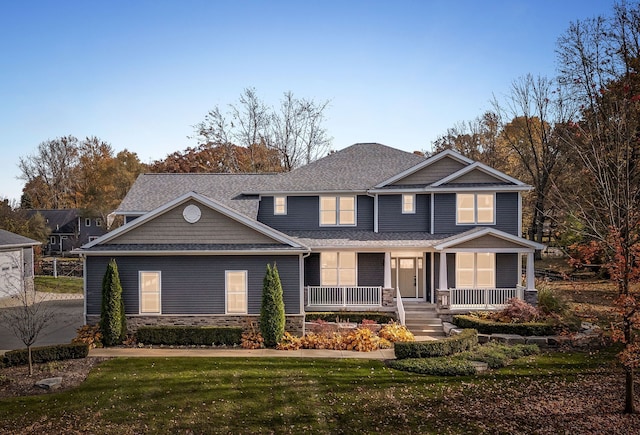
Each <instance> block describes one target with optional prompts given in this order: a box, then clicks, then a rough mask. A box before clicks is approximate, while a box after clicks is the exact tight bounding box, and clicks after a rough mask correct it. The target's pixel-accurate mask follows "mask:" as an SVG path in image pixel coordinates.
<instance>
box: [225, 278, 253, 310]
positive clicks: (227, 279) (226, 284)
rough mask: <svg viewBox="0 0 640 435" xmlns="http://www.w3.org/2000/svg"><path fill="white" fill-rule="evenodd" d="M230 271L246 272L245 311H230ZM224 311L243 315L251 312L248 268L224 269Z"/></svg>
mask: <svg viewBox="0 0 640 435" xmlns="http://www.w3.org/2000/svg"><path fill="white" fill-rule="evenodd" d="M230 273H242V274H244V307H245V310H244V312H235V311H234V312H230V311H229V298H228V296H229V283H228V281H229V274H230ZM224 312H225V314H229V315H242V314H249V273H248V272H247V271H246V270H225V271H224Z"/></svg>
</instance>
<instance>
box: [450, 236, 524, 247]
mask: <svg viewBox="0 0 640 435" xmlns="http://www.w3.org/2000/svg"><path fill="white" fill-rule="evenodd" d="M455 247H456V248H458V249H461V248H473V249H483V248H484V249H492V248H494V249H495V248H511V249H517V248H522V245H519V244H517V243H513V242H510V241H509V240H504V239H501V238H499V237H495V236H491V235H486V236H482V237H478V238H476V239H473V240H469V241H468V242H464V243H460V244H458V245H456V246H455Z"/></svg>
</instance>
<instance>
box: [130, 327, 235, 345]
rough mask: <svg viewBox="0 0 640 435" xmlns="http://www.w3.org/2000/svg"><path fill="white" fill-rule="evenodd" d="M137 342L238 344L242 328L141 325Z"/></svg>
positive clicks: (137, 334)
mask: <svg viewBox="0 0 640 435" xmlns="http://www.w3.org/2000/svg"><path fill="white" fill-rule="evenodd" d="M136 340H137V341H138V343H144V344H165V345H169V346H219V345H228V346H233V345H239V344H240V341H241V340H242V328H233V327H207V326H205V327H199V326H143V327H140V328H139V329H138V331H137V332H136Z"/></svg>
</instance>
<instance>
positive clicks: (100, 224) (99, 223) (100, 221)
mask: <svg viewBox="0 0 640 435" xmlns="http://www.w3.org/2000/svg"><path fill="white" fill-rule="evenodd" d="M96 226H97V227H101V226H102V218H96Z"/></svg>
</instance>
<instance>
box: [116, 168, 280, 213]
mask: <svg viewBox="0 0 640 435" xmlns="http://www.w3.org/2000/svg"><path fill="white" fill-rule="evenodd" d="M274 177H275V174H209V173H197V174H142V175H140V176H139V177H138V179H137V180H136V182H135V183H134V184H133V186H131V189H130V190H129V193H127V196H125V198H124V199H123V200H122V202H121V203H120V206H119V207H118V208H117V209H116V211H115V212H116V213H119V214H128V213H131V214H134V213H140V214H142V213H146V212H149V211H151V210H155V209H156V208H158V207H160V206H162V205H164V204H166V203H167V202H169V201H172V200H174V199H176V198H178V197H179V196H182V195H184V194H186V193H188V192H196V193H199V194H201V195H203V196H206V197H207V198H210V199H214V200H216V201H219V202H221V203H223V204H224V205H226V206H227V207H229V208H231V209H232V210H235V211H237V212H239V213H242V214H244V215H245V216H248V217H250V218H252V219H255V218H256V216H257V214H258V197H257V196H246V195H243V192H247V191H259V190H262V189H264V188H265V185H266V184H267V182H268V181H269V180H271V179H273V178H274Z"/></svg>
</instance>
